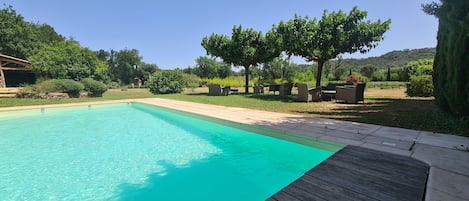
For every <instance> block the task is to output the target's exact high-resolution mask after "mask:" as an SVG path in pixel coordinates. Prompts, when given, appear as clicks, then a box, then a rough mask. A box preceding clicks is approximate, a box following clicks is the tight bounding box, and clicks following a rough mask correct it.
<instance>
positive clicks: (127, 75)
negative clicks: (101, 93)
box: [108, 49, 142, 84]
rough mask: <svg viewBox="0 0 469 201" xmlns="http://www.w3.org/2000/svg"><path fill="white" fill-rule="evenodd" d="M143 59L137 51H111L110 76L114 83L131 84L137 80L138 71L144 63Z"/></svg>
mask: <svg viewBox="0 0 469 201" xmlns="http://www.w3.org/2000/svg"><path fill="white" fill-rule="evenodd" d="M141 60H142V57H141V56H140V55H139V53H138V50H136V49H131V50H129V49H124V50H120V51H119V52H117V51H114V50H111V52H110V56H109V62H108V65H109V76H110V77H111V80H112V81H120V82H121V83H122V84H130V83H131V82H132V81H133V80H134V79H135V78H136V74H135V71H136V69H137V68H138V67H139V66H140V65H141V63H142V61H141Z"/></svg>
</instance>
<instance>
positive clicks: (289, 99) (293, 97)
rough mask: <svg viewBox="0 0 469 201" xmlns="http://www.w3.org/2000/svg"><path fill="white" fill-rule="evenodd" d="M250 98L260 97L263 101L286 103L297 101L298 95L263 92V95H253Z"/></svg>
mask: <svg viewBox="0 0 469 201" xmlns="http://www.w3.org/2000/svg"><path fill="white" fill-rule="evenodd" d="M248 98H253V99H259V100H263V101H279V102H284V103H292V102H297V99H298V96H297V95H287V96H280V95H278V94H277V95H276V94H263V95H253V94H252V95H251V96H248Z"/></svg>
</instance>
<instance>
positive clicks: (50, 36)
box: [33, 24, 65, 44]
mask: <svg viewBox="0 0 469 201" xmlns="http://www.w3.org/2000/svg"><path fill="white" fill-rule="evenodd" d="M33 26H34V27H35V29H36V31H37V37H38V39H39V41H40V42H41V43H44V44H51V43H54V42H60V41H65V38H64V37H63V36H62V35H60V34H58V33H57V32H56V31H55V29H54V27H52V26H50V25H48V24H35V25H33Z"/></svg>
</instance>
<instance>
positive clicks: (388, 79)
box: [386, 67, 391, 82]
mask: <svg viewBox="0 0 469 201" xmlns="http://www.w3.org/2000/svg"><path fill="white" fill-rule="evenodd" d="M386 81H388V82H389V81H391V68H390V67H388V73H387V74H386Z"/></svg>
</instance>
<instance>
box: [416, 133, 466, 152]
mask: <svg viewBox="0 0 469 201" xmlns="http://www.w3.org/2000/svg"><path fill="white" fill-rule="evenodd" d="M417 143H419V144H427V145H432V146H437V147H443V148H450V149H454V148H456V147H457V148H456V149H462V150H464V149H466V150H467V151H469V149H468V148H469V138H468V137H463V136H456V135H445V134H441V133H432V132H426V131H422V132H420V134H419V136H418V137H417ZM461 145H462V146H461Z"/></svg>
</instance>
